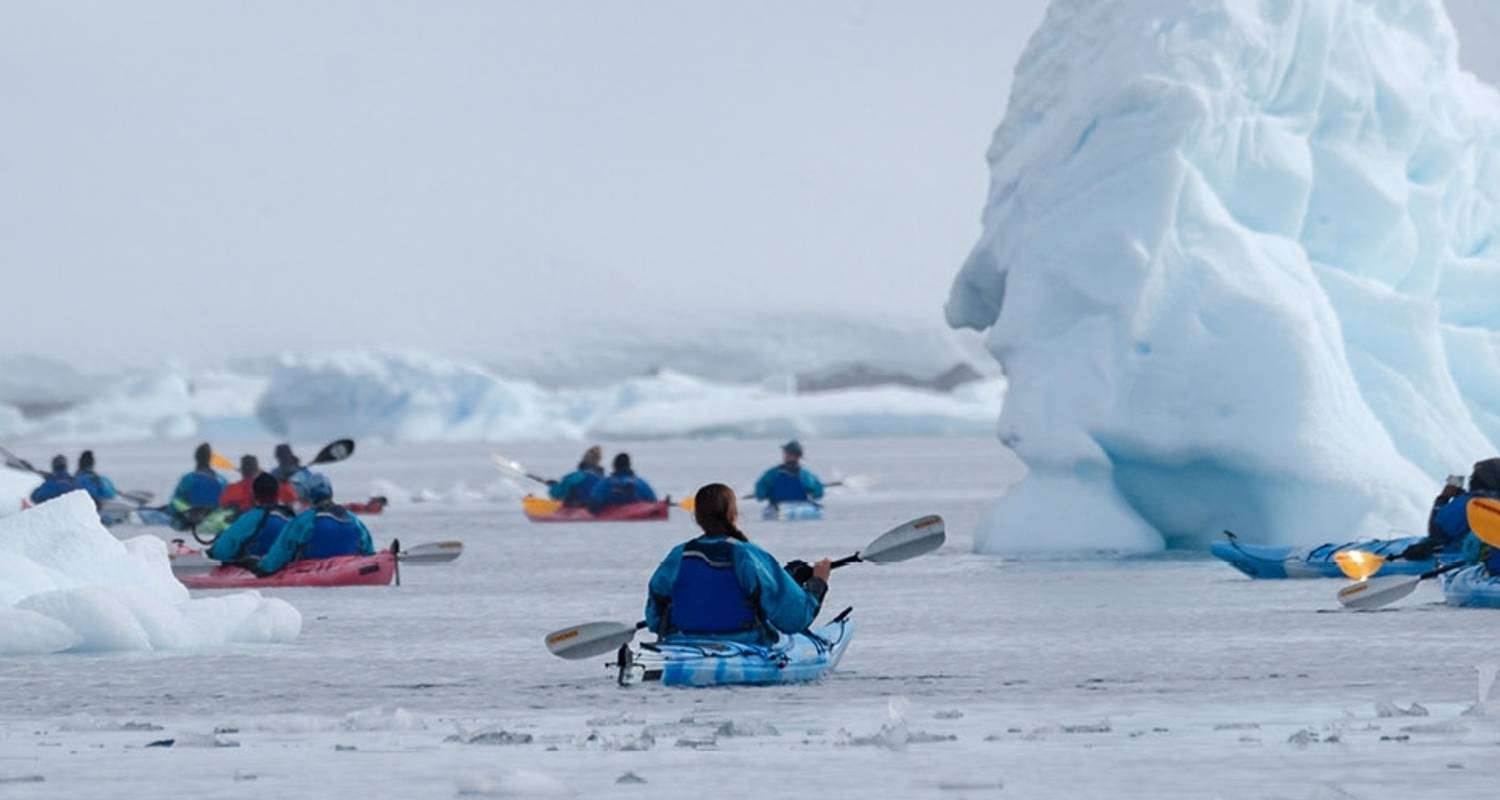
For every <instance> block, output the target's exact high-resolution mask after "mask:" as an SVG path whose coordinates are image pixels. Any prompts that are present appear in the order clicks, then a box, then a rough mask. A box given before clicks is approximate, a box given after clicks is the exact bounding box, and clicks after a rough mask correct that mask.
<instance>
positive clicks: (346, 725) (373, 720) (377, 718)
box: [339, 706, 427, 732]
mask: <svg viewBox="0 0 1500 800" xmlns="http://www.w3.org/2000/svg"><path fill="white" fill-rule="evenodd" d="M339 729H340V730H345V731H351V732H369V731H425V730H427V723H426V722H424V721H423V720H422V718H421V717H418V716H417V715H416V714H413V713H411V712H410V711H407V710H406V709H404V708H401V707H400V706H396V707H394V708H381V707H378V706H377V707H374V708H362V709H360V710H358V711H351V712H349V713H348V714H345V715H344V718H343V719H341V720H339Z"/></svg>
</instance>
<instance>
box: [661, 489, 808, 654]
mask: <svg viewBox="0 0 1500 800" xmlns="http://www.w3.org/2000/svg"><path fill="white" fill-rule="evenodd" d="M694 501H695V505H694V507H693V518H694V519H695V520H696V521H697V523H698V527H699V528H701V529H702V530H703V535H702V536H699V537H698V538H696V539H693V540H691V541H688V542H686V543H683V544H680V545H677V546H676V547H674V548H672V550H671V552H669V553H668V554H667V557H666V559H665V560H663V561H662V562H661V566H659V567H657V568H656V572H655V573H653V574H652V575H651V582H650V584H649V586H648V588H647V593H646V627H647V628H648V629H650V630H651V631H652V632H654V633H656V634H657V635H659V636H660V637H661V638H662V639H663V640H666V641H671V640H673V639H705V638H706V639H727V640H732V641H736V642H745V643H750V644H773V643H775V642H776V641H777V639H779V638H780V636H781V634H794V633H801V632H802V631H805V630H807V629H808V628H809V627H811V626H812V624H813V620H815V619H817V617H818V612H819V611H820V610H821V609H822V607H823V597H824V595H826V594H827V593H828V578H829V576H830V575H831V574H832V569H833V567H832V564H831V563H830V562H829V560H828V559H826V558H825V559H823V560H822V561H819V562H818V563H817V564H815V565H812V566H808V565H807V564H804V563H802V562H793V563H792V564H788V565H787V566H786V567H785V568H783V567H782V566H781V565H780V564H778V563H776V559H775V558H774V557H772V555H771V554H770V553H767V552H766V551H765V550H762V549H760V548H759V547H757V546H755V545H753V544H751V543H750V540H749V539H747V538H746V537H745V534H744V533H742V532H741V531H740V529H739V528H737V527H735V525H736V522H737V521H738V518H739V509H738V507H737V505H736V503H735V499H734V490H733V489H731V488H729V487H728V486H725V485H724V484H722V483H712V484H709V485H708V486H705V487H703V488H702V489H699V490H698V494H697V496H696V497H695V498H694ZM793 571H796V572H800V573H802V574H801V575H799V576H795V577H794V576H793V575H792V574H791V573H792V572H793Z"/></svg>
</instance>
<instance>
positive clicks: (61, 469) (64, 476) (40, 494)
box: [31, 455, 79, 505]
mask: <svg viewBox="0 0 1500 800" xmlns="http://www.w3.org/2000/svg"><path fill="white" fill-rule="evenodd" d="M77 488H79V487H78V483H77V481H75V480H74V479H73V476H72V475H69V474H68V457H67V456H63V455H56V456H53V457H52V471H51V472H48V473H47V474H46V475H45V476H43V478H42V485H41V486H38V487H36V488H35V489H32V490H31V503H32V505H41V504H42V503H45V502H47V501H48V500H51V499H53V498H54V497H62V496H63V495H65V494H67V493H68V492H71V491H73V490H74V489H77Z"/></svg>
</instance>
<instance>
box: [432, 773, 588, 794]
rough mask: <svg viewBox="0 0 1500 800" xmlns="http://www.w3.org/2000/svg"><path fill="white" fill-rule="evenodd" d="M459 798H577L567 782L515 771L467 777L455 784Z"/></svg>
mask: <svg viewBox="0 0 1500 800" xmlns="http://www.w3.org/2000/svg"><path fill="white" fill-rule="evenodd" d="M458 795H459V796H460V797H536V798H552V797H577V796H578V792H576V791H574V790H573V789H572V787H570V786H568V785H567V784H566V783H563V782H562V781H560V780H558V779H557V778H554V777H552V776H551V775H548V774H546V773H543V772H534V771H532V770H528V769H518V770H514V771H511V772H505V773H502V774H500V775H470V776H468V777H466V778H462V779H460V780H459V781H458Z"/></svg>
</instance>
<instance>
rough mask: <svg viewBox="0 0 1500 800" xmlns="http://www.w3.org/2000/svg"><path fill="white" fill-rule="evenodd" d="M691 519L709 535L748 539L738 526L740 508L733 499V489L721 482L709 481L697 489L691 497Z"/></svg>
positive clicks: (746, 540)
mask: <svg viewBox="0 0 1500 800" xmlns="http://www.w3.org/2000/svg"><path fill="white" fill-rule="evenodd" d="M693 519H694V520H696V521H697V523H698V527H700V528H702V529H703V532H704V533H705V534H707V535H709V536H728V537H730V538H731V539H739V540H740V541H742V542H748V541H750V540H749V539H748V538H746V536H745V534H743V533H741V532H740V529H739V527H738V524H739V520H740V509H739V503H738V502H737V501H736V500H735V499H734V490H733V489H731V488H729V487H728V486H725V485H724V484H722V483H710V484H709V485H707V486H705V487H703V488H702V489H699V490H698V494H696V495H694V497H693Z"/></svg>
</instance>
